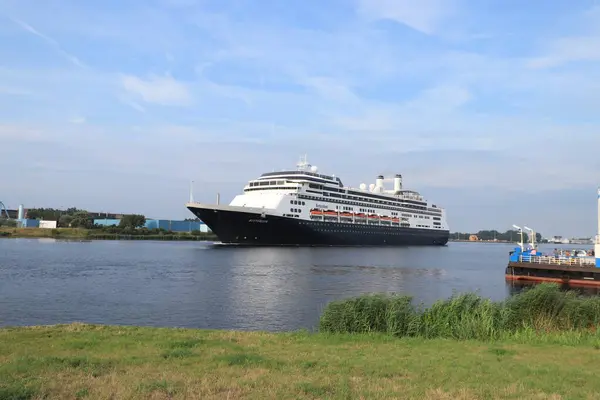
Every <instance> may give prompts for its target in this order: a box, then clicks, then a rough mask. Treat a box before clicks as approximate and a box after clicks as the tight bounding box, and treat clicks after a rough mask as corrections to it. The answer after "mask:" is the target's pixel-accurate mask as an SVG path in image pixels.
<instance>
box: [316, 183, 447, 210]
mask: <svg viewBox="0 0 600 400" xmlns="http://www.w3.org/2000/svg"><path fill="white" fill-rule="evenodd" d="M306 191H307V192H308V193H314V194H319V195H322V196H323V197H326V198H327V200H328V201H337V200H334V199H331V197H336V198H342V199H351V200H359V201H364V202H368V203H377V204H385V205H391V206H397V207H398V206H400V207H404V208H412V209H414V210H423V211H430V212H432V213H435V214H441V210H439V211H438V210H433V209H432V208H430V209H428V208H427V207H424V206H416V205H413V204H408V203H407V202H406V200H399V201H394V202H392V201H383V200H373V199H366V198H361V197H354V196H346V195H339V194H334V193H322V192H316V191H314V190H310V189H307V190H306ZM316 200H319V199H316ZM343 203H346V204H353V205H357V206H359V205H360V204H359V203H357V202H353V201H343Z"/></svg>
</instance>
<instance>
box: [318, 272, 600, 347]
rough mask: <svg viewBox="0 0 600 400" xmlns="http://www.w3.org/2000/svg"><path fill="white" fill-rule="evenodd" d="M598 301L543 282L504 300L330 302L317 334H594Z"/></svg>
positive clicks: (472, 295) (461, 297)
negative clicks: (422, 302)
mask: <svg viewBox="0 0 600 400" xmlns="http://www.w3.org/2000/svg"><path fill="white" fill-rule="evenodd" d="M598 324H600V297H583V296H581V295H579V294H577V293H576V292H575V291H564V290H560V288H559V286H558V285H556V284H550V283H543V284H539V285H536V286H533V287H532V288H530V289H528V290H525V291H523V292H522V293H519V294H516V295H514V296H511V297H509V298H507V299H506V300H503V301H497V302H494V301H491V300H490V299H486V298H484V297H481V296H478V295H477V294H475V293H462V294H455V295H454V296H452V297H451V298H449V299H445V300H438V301H437V302H435V303H434V304H432V305H431V306H430V307H423V306H422V305H421V306H416V305H414V304H413V302H412V298H411V297H409V296H402V295H382V294H377V295H365V296H360V297H356V298H351V299H346V300H341V301H335V302H331V303H329V304H328V305H327V306H326V308H325V310H324V311H323V313H322V315H321V318H320V321H319V330H320V331H321V332H329V333H384V334H387V335H390V336H395V337H421V338H428V339H430V338H451V339H461V340H465V339H478V340H498V339H507V338H518V337H522V336H523V335H525V336H528V335H534V336H535V335H538V334H546V333H561V334H563V333H568V334H569V335H571V337H578V336H579V335H584V336H585V335H589V334H594V335H595V332H596V328H597V327H598Z"/></svg>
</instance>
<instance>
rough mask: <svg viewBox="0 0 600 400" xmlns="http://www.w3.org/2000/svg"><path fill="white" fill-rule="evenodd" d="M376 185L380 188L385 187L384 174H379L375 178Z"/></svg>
mask: <svg viewBox="0 0 600 400" xmlns="http://www.w3.org/2000/svg"><path fill="white" fill-rule="evenodd" d="M375 187H376V188H377V189H378V191H379V190H381V189H383V175H379V176H378V177H377V179H376V180H375Z"/></svg>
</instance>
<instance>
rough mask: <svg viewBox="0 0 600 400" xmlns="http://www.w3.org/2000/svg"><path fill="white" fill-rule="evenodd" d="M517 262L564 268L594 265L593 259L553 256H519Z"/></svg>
mask: <svg viewBox="0 0 600 400" xmlns="http://www.w3.org/2000/svg"><path fill="white" fill-rule="evenodd" d="M519 261H520V262H524V263H534V264H551V265H565V266H574V267H576V266H584V265H585V266H588V265H595V260H594V259H593V258H587V257H553V256H523V255H521V256H519Z"/></svg>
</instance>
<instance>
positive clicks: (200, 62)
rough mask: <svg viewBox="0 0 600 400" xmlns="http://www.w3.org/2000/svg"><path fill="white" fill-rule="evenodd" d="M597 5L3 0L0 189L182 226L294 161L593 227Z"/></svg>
mask: <svg viewBox="0 0 600 400" xmlns="http://www.w3.org/2000/svg"><path fill="white" fill-rule="evenodd" d="M598 104H600V2H598V1H591V0H590V1H583V0H581V1H570V2H566V1H555V2H548V1H540V0H531V1H528V2H522V1H514V0H507V1H485V0H482V1H464V0H420V1H418V2H417V1H408V0H395V1H393V0H330V1H327V2H322V1H316V0H307V1H302V2H290V1H283V0H262V1H261V0H255V1H249V0H230V1H223V0H221V1H212V0H145V1H142V0H119V1H117V0H105V1H102V2H83V1H74V0H47V1H44V2H40V1H32V0H0V139H1V140H2V146H1V147H0V166H2V169H3V179H2V188H3V190H2V194H1V195H0V200H2V201H4V202H5V203H6V204H7V205H9V206H11V207H16V206H17V205H18V204H19V203H23V204H25V206H26V207H36V206H54V207H60V206H63V207H68V206H78V207H82V208H87V209H90V210H109V211H115V212H143V213H145V214H146V215H147V216H149V217H157V218H183V217H187V216H190V215H191V214H189V213H188V212H187V210H186V209H185V208H184V203H185V201H186V200H187V198H188V190H189V181H190V180H192V179H193V180H194V181H195V182H196V184H195V197H196V199H198V200H203V201H214V199H215V195H216V192H220V193H221V199H223V200H225V201H229V200H230V199H231V198H232V197H233V196H234V195H235V194H236V193H238V192H239V191H240V190H241V188H242V186H243V185H244V183H245V182H246V181H247V180H249V179H252V178H254V177H256V176H258V175H259V174H260V173H262V172H265V171H271V170H273V169H281V168H286V167H294V166H295V163H296V161H297V160H298V158H299V156H300V155H301V154H304V153H307V154H308V156H309V161H311V162H312V163H314V164H316V165H317V166H319V168H320V169H321V170H322V171H324V172H328V173H334V174H337V175H338V176H340V177H341V178H342V180H343V181H344V183H346V184H349V185H352V186H358V185H359V184H360V183H361V182H366V183H371V182H373V181H374V179H375V177H376V176H377V175H378V174H380V173H384V174H394V173H396V172H399V173H402V174H403V176H404V180H405V184H406V186H409V187H411V188H414V189H416V190H419V191H421V192H422V193H423V194H424V195H425V196H426V197H427V198H429V199H431V200H433V201H435V202H436V203H437V204H439V205H442V206H445V207H446V208H447V209H448V215H449V222H450V224H451V229H452V230H453V231H454V230H461V231H469V230H478V229H485V228H495V229H498V230H506V229H509V228H510V227H511V225H512V224H513V223H516V224H525V225H528V226H532V227H534V228H536V229H537V230H538V231H540V232H542V233H543V234H547V235H554V234H557V235H558V234H562V235H592V234H594V233H595V232H594V230H595V226H596V225H595V210H596V208H595V207H596V187H597V185H598V184H600V174H599V173H598V172H599V171H600V168H599V167H600V159H599V157H598V150H597V149H598V146H599V145H600V129H599V127H600V115H599V114H598Z"/></svg>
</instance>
